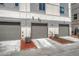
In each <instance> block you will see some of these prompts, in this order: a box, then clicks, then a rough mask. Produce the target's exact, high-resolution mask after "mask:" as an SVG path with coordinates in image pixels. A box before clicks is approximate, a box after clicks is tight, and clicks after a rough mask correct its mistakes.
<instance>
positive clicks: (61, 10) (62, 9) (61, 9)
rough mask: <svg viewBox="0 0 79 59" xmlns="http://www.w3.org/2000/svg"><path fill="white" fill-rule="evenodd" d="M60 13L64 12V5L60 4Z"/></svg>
mask: <svg viewBox="0 0 79 59" xmlns="http://www.w3.org/2000/svg"><path fill="white" fill-rule="evenodd" d="M60 14H64V7H63V6H60Z"/></svg>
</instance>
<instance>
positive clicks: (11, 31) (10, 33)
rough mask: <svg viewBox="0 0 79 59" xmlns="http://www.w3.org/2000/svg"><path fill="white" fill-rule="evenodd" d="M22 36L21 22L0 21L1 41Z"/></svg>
mask: <svg viewBox="0 0 79 59" xmlns="http://www.w3.org/2000/svg"><path fill="white" fill-rule="evenodd" d="M19 37H20V24H16V23H14V24H13V23H10V24H9V23H0V41H7V40H18V39H19Z"/></svg>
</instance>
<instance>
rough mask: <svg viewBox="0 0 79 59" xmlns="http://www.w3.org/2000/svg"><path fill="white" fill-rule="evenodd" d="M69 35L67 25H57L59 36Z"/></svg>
mask: <svg viewBox="0 0 79 59" xmlns="http://www.w3.org/2000/svg"><path fill="white" fill-rule="evenodd" d="M68 35H69V25H68V24H60V25H59V36H68Z"/></svg>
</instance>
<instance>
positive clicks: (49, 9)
mask: <svg viewBox="0 0 79 59" xmlns="http://www.w3.org/2000/svg"><path fill="white" fill-rule="evenodd" d="M46 14H50V15H60V7H59V5H55V4H46Z"/></svg>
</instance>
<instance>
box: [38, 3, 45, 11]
mask: <svg viewBox="0 0 79 59" xmlns="http://www.w3.org/2000/svg"><path fill="white" fill-rule="evenodd" d="M39 10H43V11H45V3H39Z"/></svg>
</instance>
